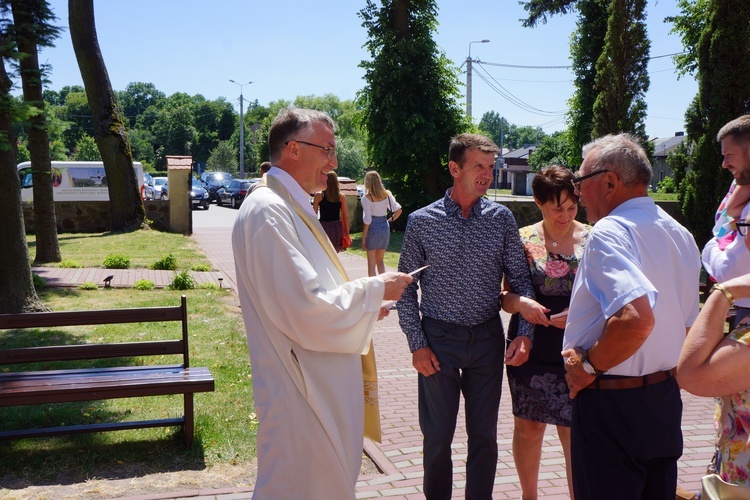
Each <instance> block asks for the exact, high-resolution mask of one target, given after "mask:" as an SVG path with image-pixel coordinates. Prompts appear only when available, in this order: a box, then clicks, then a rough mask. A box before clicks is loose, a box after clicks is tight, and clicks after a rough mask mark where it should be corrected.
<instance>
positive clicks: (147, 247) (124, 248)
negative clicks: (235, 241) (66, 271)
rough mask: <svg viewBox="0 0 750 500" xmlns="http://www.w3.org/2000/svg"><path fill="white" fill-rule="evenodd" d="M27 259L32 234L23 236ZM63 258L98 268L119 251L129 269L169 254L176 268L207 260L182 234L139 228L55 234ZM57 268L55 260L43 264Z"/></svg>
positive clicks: (148, 264) (33, 246) (146, 265)
mask: <svg viewBox="0 0 750 500" xmlns="http://www.w3.org/2000/svg"><path fill="white" fill-rule="evenodd" d="M26 239H27V241H28V245H29V258H30V259H31V260H33V259H34V255H35V254H36V236H35V235H33V234H30V235H27V237H26ZM57 241H58V244H59V245H60V254H61V255H62V259H63V261H71V260H72V261H76V262H77V263H78V264H80V265H81V266H82V267H102V263H103V262H104V258H105V257H107V255H110V254H122V255H124V256H125V257H128V258H129V259H130V267H131V268H137V267H140V268H149V267H151V265H152V264H153V263H154V262H155V261H157V260H159V259H161V258H162V257H164V256H166V255H168V254H170V253H172V254H174V255H175V257H177V265H178V266H179V267H180V268H190V267H193V266H196V265H205V266H209V267H210V265H211V263H210V262H209V260H208V259H207V258H206V256H205V255H204V254H203V252H202V251H200V250H199V249H198V247H197V245H196V244H195V242H194V241H193V240H192V239H191V238H190V237H189V236H185V235H182V234H175V233H165V232H161V231H154V230H151V229H142V230H139V231H133V232H128V233H63V234H59V235H58V236H57ZM45 265H46V266H49V267H57V266H58V265H59V263H57V262H54V263H50V264H45Z"/></svg>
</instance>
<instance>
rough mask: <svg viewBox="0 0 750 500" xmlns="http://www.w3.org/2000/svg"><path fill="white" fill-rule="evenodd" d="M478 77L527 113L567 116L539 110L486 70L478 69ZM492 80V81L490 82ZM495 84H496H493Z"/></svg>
mask: <svg viewBox="0 0 750 500" xmlns="http://www.w3.org/2000/svg"><path fill="white" fill-rule="evenodd" d="M477 69H478V71H477V73H476V74H477V76H479V78H481V79H482V80H483V81H484V82H485V83H486V84H487V85H488V86H489V87H490V88H491V89H492V90H494V91H495V92H496V93H497V94H499V95H500V96H501V97H503V98H504V99H505V100H507V101H508V102H510V103H511V104H513V105H515V106H517V107H519V108H521V109H522V110H524V111H527V112H529V113H532V114H535V115H540V116H561V115H564V114H565V110H562V111H546V110H543V109H539V108H537V107H534V106H532V105H530V104H528V103H526V102H524V101H522V100H521V99H519V98H518V97H516V96H515V95H513V93H512V92H510V91H509V90H508V89H506V88H505V87H503V86H502V84H501V83H500V82H498V81H497V80H495V78H494V77H493V76H492V75H490V74H489V73H488V72H487V70H486V69H484V68H481V71H479V68H477ZM490 80H492V81H490ZM493 82H494V83H493Z"/></svg>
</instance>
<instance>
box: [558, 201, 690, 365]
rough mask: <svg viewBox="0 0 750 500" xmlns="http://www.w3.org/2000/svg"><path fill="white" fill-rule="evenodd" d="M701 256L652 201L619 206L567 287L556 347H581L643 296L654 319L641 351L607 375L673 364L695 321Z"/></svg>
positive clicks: (597, 229)
mask: <svg viewBox="0 0 750 500" xmlns="http://www.w3.org/2000/svg"><path fill="white" fill-rule="evenodd" d="M699 279H700V255H699V251H698V246H697V245H696V244H695V240H694V239H693V236H692V235H691V234H690V233H689V232H688V231H687V229H685V228H684V227H682V226H681V225H680V224H679V223H677V221H675V220H674V219H673V218H672V217H670V216H669V215H668V214H667V213H666V212H665V211H664V210H662V209H661V208H659V207H658V206H656V204H655V203H654V202H653V200H652V199H651V198H649V197H646V196H643V197H638V198H634V199H631V200H628V201H626V202H625V203H623V204H621V205H620V206H618V207H617V208H615V209H614V210H613V211H612V213H610V214H609V215H608V216H607V217H604V218H603V219H602V220H600V221H599V222H597V223H596V225H595V226H594V229H593V230H592V231H591V235H590V236H589V241H588V243H587V244H586V248H585V249H584V252H583V257H582V258H581V264H580V267H579V268H578V272H577V273H576V278H575V281H574V283H573V295H572V297H571V301H570V311H569V312H568V323H567V325H566V326H565V335H564V337H563V349H570V348H573V347H577V346H580V347H583V348H584V349H588V348H589V347H591V346H592V345H593V344H594V342H596V340H598V339H599V337H600V336H601V335H602V333H603V332H604V328H605V326H606V325H605V323H606V321H607V319H608V318H610V317H611V316H613V315H614V314H615V313H617V311H619V310H620V309H622V307H624V306H625V305H627V304H629V303H630V302H632V301H633V300H635V299H637V298H639V297H642V296H644V295H646V296H648V300H649V303H650V304H651V307H652V308H653V311H654V319H655V321H656V323H655V325H654V329H653V330H652V331H651V334H650V335H649V337H648V338H647V339H646V341H645V342H644V343H643V345H641V347H640V348H639V349H638V350H637V351H636V352H635V353H634V354H633V355H632V356H631V357H630V358H628V359H627V360H625V361H624V362H622V363H620V364H619V365H617V366H615V367H613V368H612V369H610V370H609V371H608V372H607V374H608V375H627V376H639V375H647V374H649V373H654V372H657V371H660V370H669V369H671V368H674V367H675V366H676V365H677V359H678V357H679V355H680V349H681V348H682V344H683V342H684V341H685V329H686V328H688V327H690V325H692V324H693V322H694V321H695V318H696V317H697V316H698V280H699Z"/></svg>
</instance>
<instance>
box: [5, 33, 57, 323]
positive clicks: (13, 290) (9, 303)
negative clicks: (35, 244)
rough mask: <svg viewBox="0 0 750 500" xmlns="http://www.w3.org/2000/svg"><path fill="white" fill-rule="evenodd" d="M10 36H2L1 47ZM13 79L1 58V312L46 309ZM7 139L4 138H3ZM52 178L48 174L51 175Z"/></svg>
mask: <svg viewBox="0 0 750 500" xmlns="http://www.w3.org/2000/svg"><path fill="white" fill-rule="evenodd" d="M6 41H7V39H6V38H5V37H0V46H3V47H5V46H6ZM10 90H11V81H10V78H8V75H7V73H6V72H5V62H4V58H3V60H0V176H2V178H3V179H4V181H3V182H0V213H2V214H4V217H3V223H2V224H0V251H1V252H2V254H3V258H2V259H0V313H2V314H6V313H20V312H31V311H43V310H45V307H44V305H42V303H41V302H40V301H39V298H38V297H37V295H36V290H35V289H34V281H33V279H32V277H31V267H30V265H29V250H28V247H27V246H26V232H25V228H24V224H23V211H22V210H21V182H20V181H19V179H18V171H17V170H16V136H15V134H14V133H13V118H12V110H13V102H14V98H13V96H11V95H10ZM2 138H4V139H5V140H3V139H2ZM48 178H49V176H48Z"/></svg>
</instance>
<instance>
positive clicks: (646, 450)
mask: <svg viewBox="0 0 750 500" xmlns="http://www.w3.org/2000/svg"><path fill="white" fill-rule="evenodd" d="M681 421H682V399H681V398H680V389H679V387H678V386H677V382H676V381H675V379H674V378H672V377H669V378H668V379H667V380H665V381H663V382H660V383H658V384H653V385H649V386H646V387H640V388H636V389H612V390H601V389H584V390H582V391H581V392H579V393H578V396H577V397H576V398H575V399H574V400H573V425H572V427H571V453H572V462H573V464H572V469H573V491H574V492H575V497H576V500H589V499H591V500H599V499H602V498H607V499H612V500H617V499H623V500H635V499H639V498H640V499H644V500H645V499H648V500H656V499H664V500H672V499H673V498H674V497H675V489H676V485H677V459H679V458H680V455H682V431H681V429H680V425H681Z"/></svg>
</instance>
